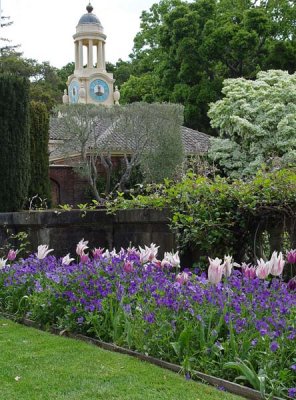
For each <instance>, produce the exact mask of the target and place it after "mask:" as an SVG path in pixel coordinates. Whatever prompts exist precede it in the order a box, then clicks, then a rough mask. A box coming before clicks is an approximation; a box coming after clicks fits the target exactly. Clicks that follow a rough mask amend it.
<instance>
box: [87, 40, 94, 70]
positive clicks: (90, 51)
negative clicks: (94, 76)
mask: <svg viewBox="0 0 296 400" xmlns="http://www.w3.org/2000/svg"><path fill="white" fill-rule="evenodd" d="M87 52H88V60H87V66H88V68H93V66H94V61H93V41H92V39H89V41H88V47H87Z"/></svg>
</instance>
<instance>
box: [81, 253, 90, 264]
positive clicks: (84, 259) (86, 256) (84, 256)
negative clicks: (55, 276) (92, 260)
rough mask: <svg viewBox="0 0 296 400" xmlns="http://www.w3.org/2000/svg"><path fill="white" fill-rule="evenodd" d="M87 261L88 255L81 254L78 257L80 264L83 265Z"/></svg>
mask: <svg viewBox="0 0 296 400" xmlns="http://www.w3.org/2000/svg"><path fill="white" fill-rule="evenodd" d="M88 261H89V256H88V254H85V253H82V254H81V255H80V262H82V264H85V263H87V262H88Z"/></svg>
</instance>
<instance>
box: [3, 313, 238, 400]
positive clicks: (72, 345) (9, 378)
mask: <svg viewBox="0 0 296 400" xmlns="http://www.w3.org/2000/svg"><path fill="white" fill-rule="evenodd" d="M16 377H20V379H19V380H18V381H17V380H16V379H15V378H16ZM0 393H1V394H0V398H1V400H2V399H3V400H4V399H5V400H16V399H19V400H35V399H36V400H47V399H48V400H65V399H67V400H68V399H69V400H70V399H71V400H84V399H85V400H100V399H104V400H113V399H114V400H115V399H116V400H138V399H143V400H166V399H170V400H181V399H185V400H208V399H211V400H218V399H219V400H235V399H236V400H239V399H241V398H240V397H237V396H234V395H230V394H228V393H225V392H221V391H218V390H216V389H214V388H212V387H210V386H206V385H202V384H199V383H196V382H193V381H186V380H185V379H184V377H182V376H179V375H177V374H174V373H172V372H169V371H166V370H164V369H161V368H158V367H156V366H153V365H150V364H148V363H145V362H141V361H139V360H137V359H134V358H132V357H128V356H125V355H121V354H117V353H112V352H108V351H105V350H102V349H99V348H97V347H95V346H92V345H89V344H86V343H83V342H79V341H77V340H73V339H67V338H63V337H57V336H54V335H51V334H49V333H46V332H41V331H38V330H35V329H32V328H27V327H25V326H22V325H18V324H15V323H13V322H11V321H8V320H5V319H1V318H0Z"/></svg>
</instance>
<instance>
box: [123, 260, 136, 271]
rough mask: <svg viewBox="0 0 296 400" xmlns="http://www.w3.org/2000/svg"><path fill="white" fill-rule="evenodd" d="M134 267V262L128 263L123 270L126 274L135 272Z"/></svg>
mask: <svg viewBox="0 0 296 400" xmlns="http://www.w3.org/2000/svg"><path fill="white" fill-rule="evenodd" d="M133 265H134V263H133V262H131V261H126V262H125V263H124V264H123V270H124V271H125V272H133V270H134V268H133Z"/></svg>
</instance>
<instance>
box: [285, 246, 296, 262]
mask: <svg viewBox="0 0 296 400" xmlns="http://www.w3.org/2000/svg"><path fill="white" fill-rule="evenodd" d="M287 262H288V263H289V264H296V249H294V250H290V251H288V252H287Z"/></svg>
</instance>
